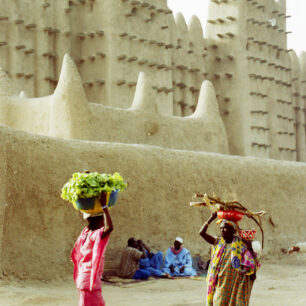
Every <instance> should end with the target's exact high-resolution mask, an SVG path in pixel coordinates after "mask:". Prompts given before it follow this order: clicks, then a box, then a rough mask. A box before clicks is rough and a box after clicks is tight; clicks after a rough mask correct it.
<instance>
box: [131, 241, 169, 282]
mask: <svg viewBox="0 0 306 306" xmlns="http://www.w3.org/2000/svg"><path fill="white" fill-rule="evenodd" d="M137 243H138V245H139V246H140V245H141V246H142V247H143V248H144V249H145V250H146V258H141V259H140V260H139V268H140V269H142V270H146V271H148V272H150V276H154V277H168V276H169V275H168V274H167V273H164V272H163V271H162V269H161V267H162V265H163V261H164V255H163V252H161V251H158V252H156V253H153V252H151V251H150V249H149V247H148V246H147V245H146V244H144V243H143V242H142V241H141V240H138V241H137Z"/></svg>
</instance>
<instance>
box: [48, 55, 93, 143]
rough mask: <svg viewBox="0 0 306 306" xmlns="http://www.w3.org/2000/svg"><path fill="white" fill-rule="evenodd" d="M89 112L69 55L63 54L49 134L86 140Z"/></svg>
mask: <svg viewBox="0 0 306 306" xmlns="http://www.w3.org/2000/svg"><path fill="white" fill-rule="evenodd" d="M89 119H90V110H89V105H88V101H87V99H86V96H85V92H84V88H83V84H82V80H81V77H80V74H79V72H78V70H77V67H76V65H75V63H74V62H73V60H72V58H71V57H70V55H68V54H65V56H64V59H63V64H62V70H61V73H60V77H59V81H58V85H57V87H56V89H55V92H54V94H53V97H52V107H51V114H50V134H51V135H52V136H57V137H63V138H76V139H88V135H87V131H88V126H89V123H90V120H89Z"/></svg>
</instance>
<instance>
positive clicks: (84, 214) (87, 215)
mask: <svg viewBox="0 0 306 306" xmlns="http://www.w3.org/2000/svg"><path fill="white" fill-rule="evenodd" d="M99 216H103V211H102V212H98V213H94V214H87V213H83V219H84V220H87V219H88V218H90V217H99Z"/></svg>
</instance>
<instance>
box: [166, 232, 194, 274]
mask: <svg viewBox="0 0 306 306" xmlns="http://www.w3.org/2000/svg"><path fill="white" fill-rule="evenodd" d="M163 272H165V273H167V274H169V275H171V276H174V277H179V276H195V275H197V272H196V270H195V269H193V267H192V258H191V255H190V252H189V251H188V250H187V249H186V248H184V247H183V239H182V238H181V237H177V238H176V239H175V241H174V244H173V246H172V247H170V248H169V249H168V251H167V254H166V258H165V266H164V268H163Z"/></svg>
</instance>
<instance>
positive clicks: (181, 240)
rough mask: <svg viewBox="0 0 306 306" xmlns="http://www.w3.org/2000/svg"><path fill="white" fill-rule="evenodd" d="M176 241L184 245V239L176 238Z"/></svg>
mask: <svg viewBox="0 0 306 306" xmlns="http://www.w3.org/2000/svg"><path fill="white" fill-rule="evenodd" d="M175 241H178V242H180V243H181V244H183V238H181V237H176V238H175Z"/></svg>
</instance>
